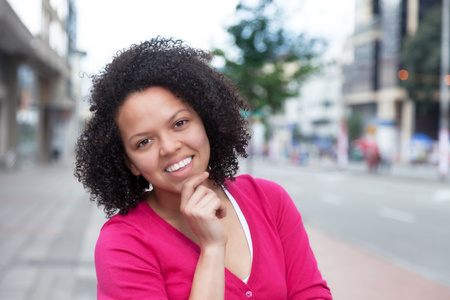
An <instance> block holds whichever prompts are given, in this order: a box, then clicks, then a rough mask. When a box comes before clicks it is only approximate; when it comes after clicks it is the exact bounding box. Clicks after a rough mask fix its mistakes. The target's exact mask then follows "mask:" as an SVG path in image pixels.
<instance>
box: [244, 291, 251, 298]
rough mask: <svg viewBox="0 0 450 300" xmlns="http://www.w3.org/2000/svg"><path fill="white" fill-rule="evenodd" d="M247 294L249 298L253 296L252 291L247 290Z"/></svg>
mask: <svg viewBox="0 0 450 300" xmlns="http://www.w3.org/2000/svg"><path fill="white" fill-rule="evenodd" d="M245 296H247V298H251V297H252V296H253V293H252V291H247V292H246V293H245Z"/></svg>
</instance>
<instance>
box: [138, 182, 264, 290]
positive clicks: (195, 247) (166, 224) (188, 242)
mask: <svg viewBox="0 0 450 300" xmlns="http://www.w3.org/2000/svg"><path fill="white" fill-rule="evenodd" d="M228 192H229V193H230V194H231V191H230V190H229V189H228ZM233 197H234V196H233ZM234 199H235V201H236V202H237V204H238V205H239V203H238V200H237V199H236V197H234ZM144 202H145V203H142V204H143V205H144V206H145V210H146V211H147V212H148V213H149V214H150V216H151V217H153V218H154V219H155V220H156V221H157V222H158V223H159V224H161V225H162V226H163V227H165V228H166V229H167V230H168V231H170V232H171V233H172V234H174V235H175V236H177V237H179V238H180V239H181V240H182V241H183V242H184V243H185V244H186V245H187V246H189V247H190V248H192V249H193V250H194V251H195V252H196V253H197V255H200V252H201V248H200V246H199V245H197V244H196V243H195V242H194V241H192V240H191V239H190V238H188V237H187V236H186V235H185V234H184V233H182V232H181V231H179V230H178V229H176V228H175V227H174V226H172V225H171V224H170V223H169V222H167V221H166V220H165V219H164V218H163V217H161V216H160V215H158V214H157V213H156V212H155V211H154V210H153V208H152V207H151V206H150V204H148V203H147V201H144ZM233 209H234V207H233ZM240 209H241V211H242V214H243V215H244V217H245V218H246V219H247V217H246V216H245V213H244V211H243V210H242V208H240ZM247 224H248V226H249V230H250V233H251V231H252V230H251V229H250V228H251V226H250V224H249V221H248V220H247ZM240 226H241V228H242V224H240ZM242 230H244V229H243V228H242ZM255 256H256V255H255V247H253V259H252V260H251V266H250V274H249V276H247V277H246V279H247V283H245V282H244V281H243V279H241V278H239V277H238V276H237V275H235V274H234V273H233V272H231V271H230V270H228V268H227V267H225V273H226V274H228V276H230V277H231V278H234V280H233V281H235V282H236V280H237V282H240V283H242V284H245V285H248V284H249V282H250V281H251V280H252V277H253V276H252V274H253V272H254V270H253V264H254V261H255Z"/></svg>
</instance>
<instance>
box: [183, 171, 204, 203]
mask: <svg viewBox="0 0 450 300" xmlns="http://www.w3.org/2000/svg"><path fill="white" fill-rule="evenodd" d="M208 176H209V173H208V172H203V173H201V174H198V175H195V176H192V177H191V178H189V179H188V180H187V181H186V182H185V183H184V184H183V187H182V188H181V207H185V206H186V203H187V202H188V200H189V199H190V198H191V196H192V194H193V193H194V192H195V189H196V188H197V187H198V186H199V185H201V184H202V182H204V181H205V180H206V179H207V178H208Z"/></svg>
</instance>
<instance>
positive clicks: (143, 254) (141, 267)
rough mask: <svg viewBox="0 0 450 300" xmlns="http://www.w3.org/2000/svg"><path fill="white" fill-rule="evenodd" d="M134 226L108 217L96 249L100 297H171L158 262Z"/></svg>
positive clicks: (98, 296) (102, 298) (105, 298)
mask: <svg viewBox="0 0 450 300" xmlns="http://www.w3.org/2000/svg"><path fill="white" fill-rule="evenodd" d="M143 240H144V237H143V236H142V234H141V233H140V232H139V231H138V230H137V229H136V228H134V227H132V226H130V225H128V224H126V223H124V222H120V221H115V220H109V221H108V222H107V223H106V224H105V226H104V227H103V228H102V231H101V234H100V237H99V239H98V241H97V246H96V251H95V266H96V272H97V279H98V285H97V299H98V300H111V299H148V297H149V296H150V295H151V299H168V297H167V294H166V291H165V288H164V280H163V278H162V275H161V272H160V270H159V269H158V264H157V262H156V261H155V262H153V261H152V256H151V255H149V253H148V251H149V250H148V249H146V247H144V244H143V242H142V241H143Z"/></svg>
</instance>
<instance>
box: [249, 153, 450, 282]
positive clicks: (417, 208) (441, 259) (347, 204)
mask: <svg viewBox="0 0 450 300" xmlns="http://www.w3.org/2000/svg"><path fill="white" fill-rule="evenodd" d="M250 166H251V167H249V164H248V162H246V163H244V164H243V166H242V171H243V172H247V171H250V172H251V173H252V175H253V176H255V177H263V178H266V179H270V180H273V181H276V182H278V183H280V184H281V185H282V186H283V187H284V188H285V189H286V190H287V191H288V192H289V193H290V195H291V196H292V198H293V199H294V201H295V203H296V204H297V207H298V208H299V210H300V212H301V213H302V215H303V219H304V222H305V224H310V225H313V226H314V227H317V228H321V229H323V230H325V231H326V232H328V233H330V234H332V235H333V236H336V237H338V238H340V239H343V240H345V241H348V242H350V243H351V244H353V245H355V246H357V247H358V248H361V249H364V250H366V251H369V252H370V253H373V254H375V255H377V256H379V257H381V258H383V259H386V260H388V261H390V262H392V263H394V264H396V265H399V266H402V267H404V268H406V269H409V270H412V271H414V272H416V273H418V274H421V275H423V276H425V277H427V278H430V279H431V280H434V281H437V282H440V283H442V284H444V285H446V286H449V287H450V257H449V253H450V217H449V216H450V185H449V183H448V182H440V181H439V180H436V179H432V178H430V179H429V180H426V179H414V178H405V177H394V176H390V175H389V174H369V173H366V172H362V171H358V172H356V171H339V170H337V169H336V168H324V167H323V166H295V165H290V164H289V163H269V164H267V163H266V162H264V163H263V162H262V161H258V160H256V161H254V162H253V163H252V164H251V165H250Z"/></svg>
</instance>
